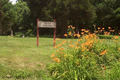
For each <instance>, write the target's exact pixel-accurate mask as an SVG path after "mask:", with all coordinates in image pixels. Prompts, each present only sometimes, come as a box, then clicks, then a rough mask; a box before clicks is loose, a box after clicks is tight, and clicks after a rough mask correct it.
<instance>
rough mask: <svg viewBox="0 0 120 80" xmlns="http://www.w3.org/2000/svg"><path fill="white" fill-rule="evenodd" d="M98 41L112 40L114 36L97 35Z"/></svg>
mask: <svg viewBox="0 0 120 80" xmlns="http://www.w3.org/2000/svg"><path fill="white" fill-rule="evenodd" d="M97 36H98V37H99V38H100V39H112V38H114V36H112V35H97Z"/></svg>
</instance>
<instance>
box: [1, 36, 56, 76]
mask: <svg viewBox="0 0 120 80" xmlns="http://www.w3.org/2000/svg"><path fill="white" fill-rule="evenodd" d="M53 52H55V49H54V48H53V38H43V37H39V46H38V47H37V46H36V37H34V38H30V37H29V38H26V37H25V38H22V37H10V36H9V37H6V36H0V64H1V65H3V66H5V67H9V68H10V69H14V70H23V69H27V70H31V71H34V70H46V65H48V64H50V63H51V62H52V59H51V58H50V55H51V54H52V53H53ZM8 75H11V74H8Z"/></svg>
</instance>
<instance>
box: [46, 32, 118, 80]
mask: <svg viewBox="0 0 120 80" xmlns="http://www.w3.org/2000/svg"><path fill="white" fill-rule="evenodd" d="M69 34H70V35H71V33H68V35H69ZM73 35H74V34H73ZM65 36H66V37H67V34H65ZM104 37H105V36H104ZM112 38H113V36H112ZM117 38H118V37H117V36H116V37H114V38H113V40H112V42H111V40H109V41H105V40H104V39H102V40H101V39H99V38H98V37H97V36H96V35H95V34H88V35H87V34H84V35H82V37H81V38H79V39H78V40H77V41H76V42H75V44H73V43H72V40H70V41H68V40H63V41H62V42H61V43H60V44H58V45H57V46H55V48H56V49H57V51H56V53H53V54H52V55H51V57H52V60H53V61H54V63H52V64H50V65H49V66H48V70H49V72H50V74H51V76H52V78H53V80H103V79H106V77H105V76H107V74H105V71H107V70H109V69H111V70H112V68H110V67H111V66H113V64H115V63H116V61H118V60H119V59H120V46H119V45H117V43H118V41H117ZM110 39H111V37H110ZM59 40H60V39H59ZM105 42H106V43H105ZM112 43H113V44H112ZM117 69H118V68H117ZM118 70H119V69H118ZM111 80H112V79H111Z"/></svg>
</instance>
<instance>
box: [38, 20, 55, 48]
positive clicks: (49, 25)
mask: <svg viewBox="0 0 120 80" xmlns="http://www.w3.org/2000/svg"><path fill="white" fill-rule="evenodd" d="M39 27H40V28H54V37H53V40H54V41H53V46H55V37H56V21H55V20H54V22H48V21H40V20H39V19H37V46H38V45H39Z"/></svg>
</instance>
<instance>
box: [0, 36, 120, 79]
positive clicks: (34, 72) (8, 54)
mask: <svg viewBox="0 0 120 80" xmlns="http://www.w3.org/2000/svg"><path fill="white" fill-rule="evenodd" d="M62 40H63V41H64V40H67V41H68V42H69V41H71V40H72V43H75V42H76V41H77V39H62ZM101 40H102V39H101ZM118 41H120V37H119V39H118ZM59 43H61V41H56V45H57V44H59ZM102 44H107V45H115V44H116V43H115V42H114V41H113V40H111V39H105V40H104V42H102V43H100V45H99V46H101V47H102ZM118 45H119V43H118ZM55 52H56V49H55V48H54V47H53V38H48V37H46V38H45V37H39V46H38V47H37V46H36V37H29V38H27V37H25V38H22V37H10V36H7V37H6V36H0V68H1V66H2V67H4V68H1V69H0V70H1V71H0V75H1V74H2V75H1V76H0V80H6V79H8V80H9V76H10V78H11V80H15V79H16V78H17V79H20V80H21V79H25V80H52V79H51V78H47V79H46V78H43V77H48V76H49V73H48V72H47V67H46V65H49V64H51V63H52V62H53V61H52V58H51V55H52V54H53V53H55ZM2 69H5V70H2ZM8 69H10V70H12V71H14V70H15V72H10V71H7V70H8ZM2 71H3V72H2ZM21 71H23V72H21ZM3 73H5V74H3ZM43 73H44V74H43ZM24 74H25V75H24ZM31 76H32V77H31ZM38 77H39V78H38Z"/></svg>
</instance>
